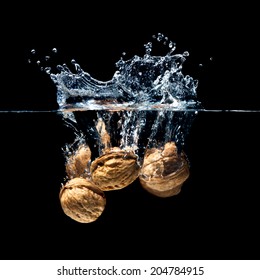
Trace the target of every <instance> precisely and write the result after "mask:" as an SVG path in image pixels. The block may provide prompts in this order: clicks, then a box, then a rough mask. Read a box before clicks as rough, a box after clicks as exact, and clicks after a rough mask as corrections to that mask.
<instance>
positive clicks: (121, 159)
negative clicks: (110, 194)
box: [90, 147, 140, 191]
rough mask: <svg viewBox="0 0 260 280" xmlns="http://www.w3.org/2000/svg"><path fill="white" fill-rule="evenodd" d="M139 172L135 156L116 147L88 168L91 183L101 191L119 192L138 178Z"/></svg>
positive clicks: (107, 151) (108, 150)
mask: <svg viewBox="0 0 260 280" xmlns="http://www.w3.org/2000/svg"><path fill="white" fill-rule="evenodd" d="M139 170H140V166H139V164H138V162H137V156H136V155H135V154H134V153H133V152H132V151H125V150H121V149H120V148H118V147H114V148H111V149H107V150H106V151H105V152H104V154H103V155H101V156H100V157H98V158H96V159H95V160H94V161H93V162H92V164H91V166H90V171H91V176H92V180H93V182H94V183H95V184H96V185H97V186H98V187H99V188H100V189H101V190H103V191H110V190H119V189H122V188H124V187H126V186H128V185H130V184H131V183H132V182H133V181H134V180H135V179H136V178H138V175H139Z"/></svg>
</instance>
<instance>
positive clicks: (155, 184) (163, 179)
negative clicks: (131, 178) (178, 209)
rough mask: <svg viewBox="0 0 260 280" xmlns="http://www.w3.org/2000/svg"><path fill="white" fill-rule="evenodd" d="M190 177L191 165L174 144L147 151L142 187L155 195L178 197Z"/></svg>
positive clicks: (140, 177) (141, 176) (141, 175)
mask: <svg viewBox="0 0 260 280" xmlns="http://www.w3.org/2000/svg"><path fill="white" fill-rule="evenodd" d="M188 177H189V164H188V161H187V159H186V155H185V154H184V152H182V153H178V150H177V147H176V145H175V143H174V142H169V143H166V144H165V145H164V147H162V148H151V149H149V150H147V151H146V153H145V156H144V161H143V166H142V168H141V171H140V175H139V180H140V183H141V185H142V187H143V188H144V189H145V190H147V191H148V192H150V193H151V194H153V195H156V196H159V197H170V196H173V195H177V194H178V193H179V192H180V191H181V187H182V185H183V183H184V181H186V180H187V179H188Z"/></svg>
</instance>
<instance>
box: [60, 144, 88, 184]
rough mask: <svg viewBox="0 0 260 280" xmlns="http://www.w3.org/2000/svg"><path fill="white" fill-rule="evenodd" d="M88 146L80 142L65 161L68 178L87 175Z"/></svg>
mask: <svg viewBox="0 0 260 280" xmlns="http://www.w3.org/2000/svg"><path fill="white" fill-rule="evenodd" d="M90 158H91V151H90V148H89V147H88V146H87V145H85V144H82V145H80V146H79V147H78V149H77V150H76V151H75V152H74V154H73V155H71V156H70V157H69V158H68V159H67V162H66V165H65V169H66V173H67V176H68V178H69V179H72V178H76V177H84V178H86V177H88V176H89V173H88V172H89V170H88V169H89V162H90Z"/></svg>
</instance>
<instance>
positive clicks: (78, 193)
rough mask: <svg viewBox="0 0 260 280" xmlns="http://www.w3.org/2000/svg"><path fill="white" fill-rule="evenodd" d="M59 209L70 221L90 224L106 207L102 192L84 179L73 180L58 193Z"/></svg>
mask: <svg viewBox="0 0 260 280" xmlns="http://www.w3.org/2000/svg"><path fill="white" fill-rule="evenodd" d="M59 198H60V203H61V207H62V209H63V211H64V213H65V214H66V215H67V216H69V217H70V218H71V219H73V220H75V221H77V222H80V223H91V222H93V221H95V220H97V218H98V217H99V216H100V215H101V214H102V213H103V211H104V209H105V206H106V198H105V195H104V192H103V191H101V190H100V189H99V188H98V187H96V186H95V184H94V183H93V182H92V181H91V180H89V179H85V178H73V179H71V180H69V181H68V182H67V183H66V184H65V185H63V186H62V188H61V190H60V193H59Z"/></svg>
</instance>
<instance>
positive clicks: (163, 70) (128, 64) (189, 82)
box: [46, 33, 200, 111]
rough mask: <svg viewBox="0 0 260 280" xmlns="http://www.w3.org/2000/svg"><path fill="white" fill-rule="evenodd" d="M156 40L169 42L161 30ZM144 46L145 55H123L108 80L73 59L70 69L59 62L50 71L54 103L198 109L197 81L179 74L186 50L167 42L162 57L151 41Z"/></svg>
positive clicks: (72, 106) (84, 106) (75, 106)
mask: <svg viewBox="0 0 260 280" xmlns="http://www.w3.org/2000/svg"><path fill="white" fill-rule="evenodd" d="M155 38H156V40H157V41H160V42H161V41H163V42H164V43H165V42H166V41H168V38H167V37H165V36H163V35H162V34H161V33H159V34H158V35H157V37H155ZM144 46H145V54H144V56H142V57H141V56H138V55H135V56H134V57H132V58H131V59H129V60H124V59H123V57H121V58H120V59H119V61H117V62H116V63H115V65H116V67H117V71H115V73H114V75H113V76H112V78H111V80H109V81H99V80H97V79H94V78H93V77H91V75H90V74H89V73H87V72H85V71H83V69H82V68H81V66H80V65H79V64H78V63H77V62H76V61H75V60H74V59H72V61H71V64H72V65H73V68H74V69H73V70H74V71H73V70H71V69H70V67H69V66H68V65H66V64H63V65H58V66H57V69H58V73H56V74H54V73H51V71H50V68H46V72H47V73H49V74H50V77H51V79H52V81H53V82H54V83H55V84H56V87H57V102H58V104H59V107H60V108H61V109H64V110H72V111H73V110H103V109H109V110H121V109H124V110H129V109H135V110H136V109H138V110H145V109H156V108H167V109H169V110H171V109H172V110H183V109H188V108H199V107H200V103H199V102H198V100H197V93H196V90H197V86H198V81H197V80H195V79H193V78H192V77H191V76H189V75H184V74H183V73H182V67H183V63H184V62H185V60H186V58H187V56H188V55H189V53H188V52H187V51H185V52H184V53H183V54H173V52H174V50H175V48H176V45H175V44H174V43H173V42H171V41H170V42H169V43H168V47H169V49H168V53H167V54H166V55H165V56H155V55H152V42H148V43H147V44H145V45H144Z"/></svg>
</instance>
